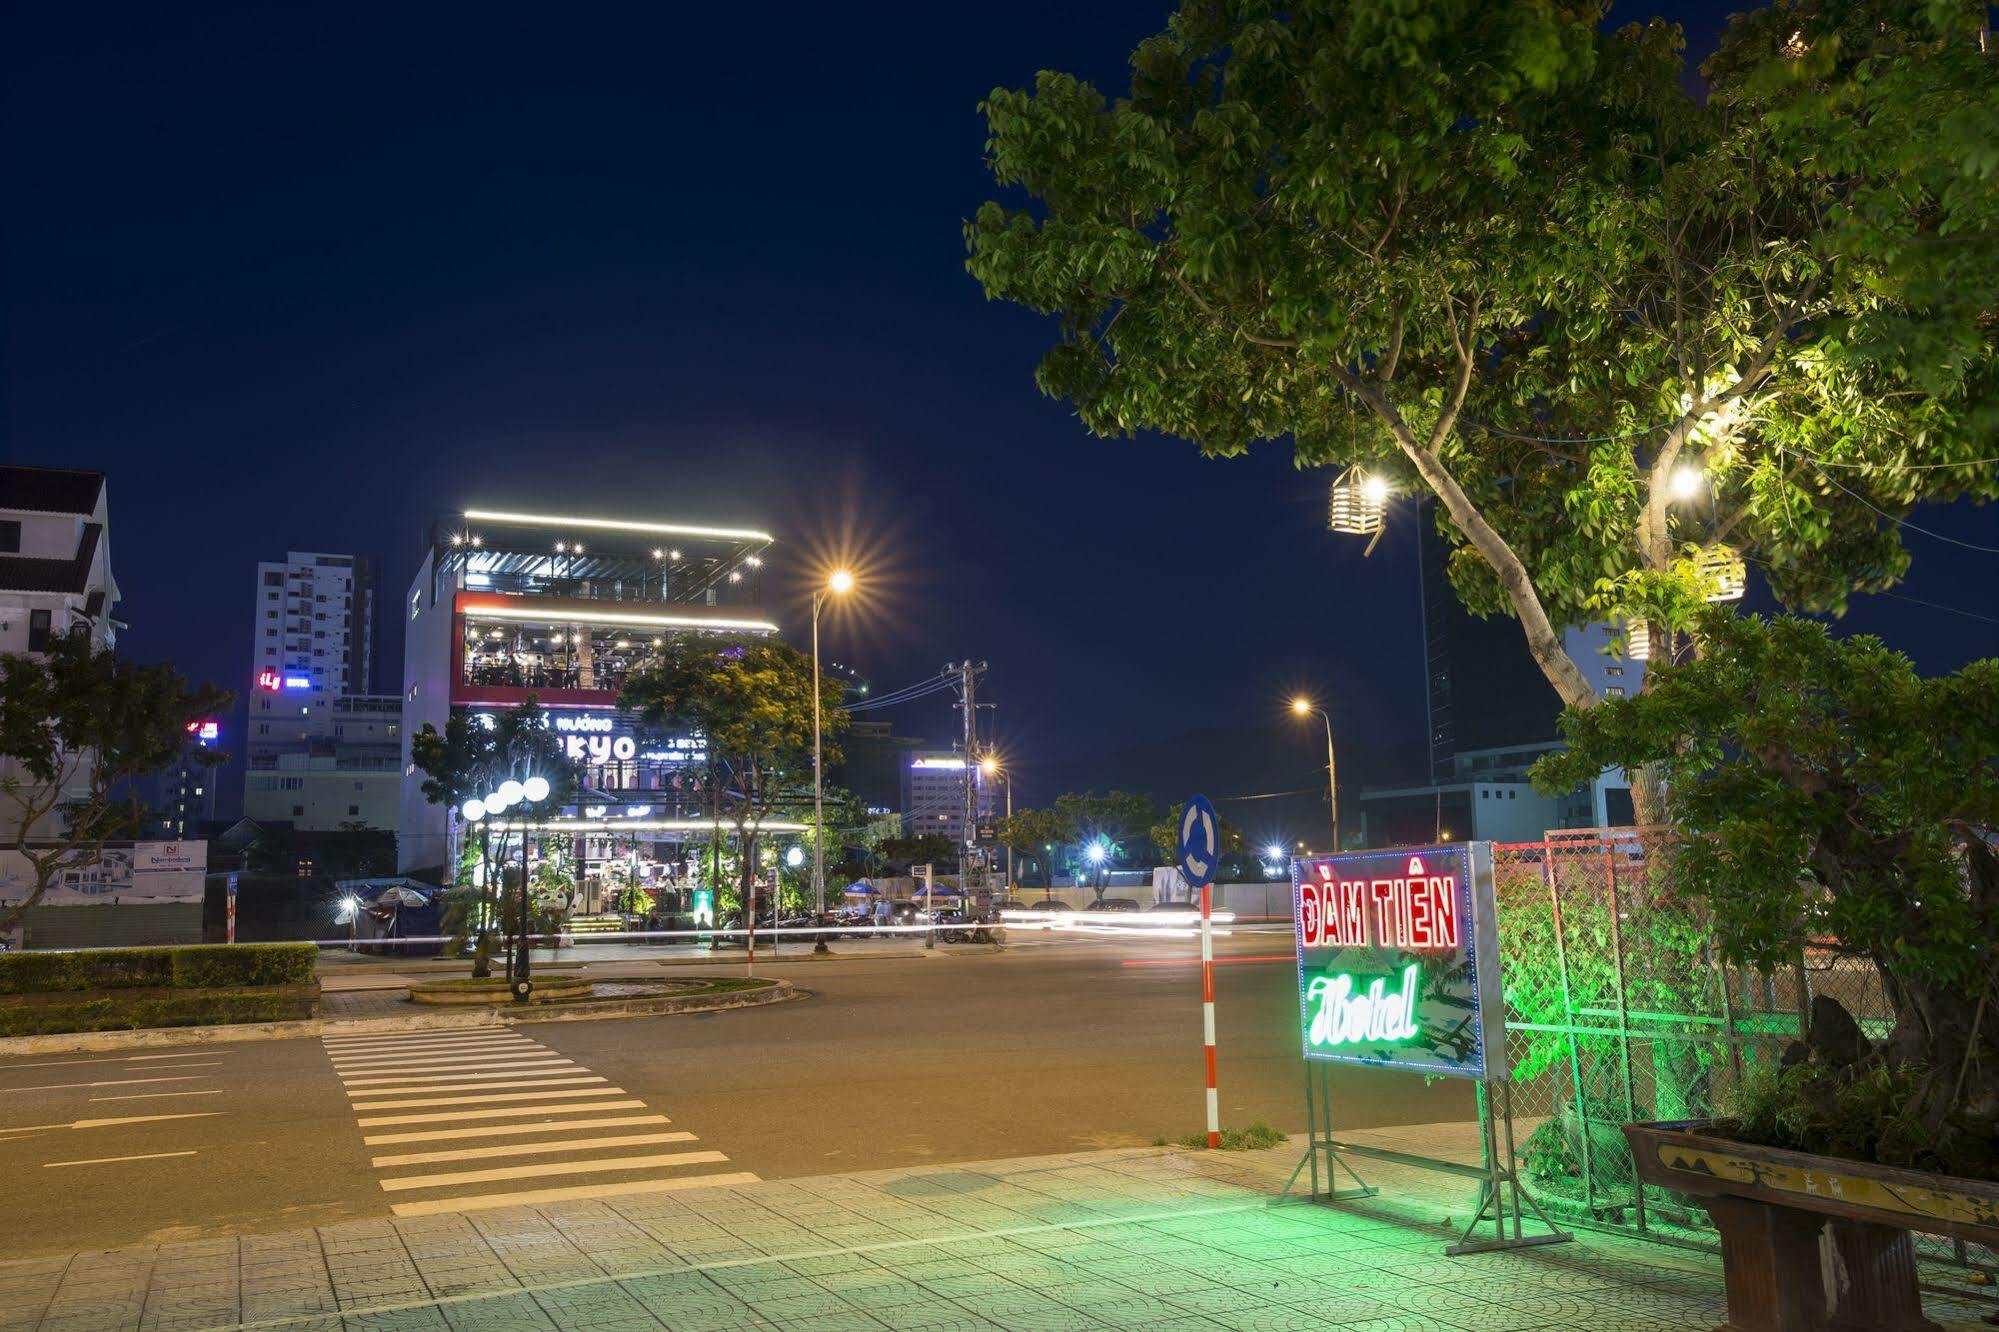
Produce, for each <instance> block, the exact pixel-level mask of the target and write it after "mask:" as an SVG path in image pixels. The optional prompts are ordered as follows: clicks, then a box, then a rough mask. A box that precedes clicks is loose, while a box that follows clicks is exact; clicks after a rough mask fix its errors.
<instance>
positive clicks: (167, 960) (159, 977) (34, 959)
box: [0, 943, 319, 994]
mask: <svg viewBox="0 0 1999 1332" xmlns="http://www.w3.org/2000/svg"><path fill="white" fill-rule="evenodd" d="M318 956H319V950H318V949H317V948H316V947H314V946H313V945H312V944H308V943H280V944H214V945H201V944H194V945H188V946H185V947H166V948H116V949H111V948H105V949H86V950H82V951H79V952H73V953H7V954H0V994H47V993H55V992H61V991H75V990H122V989H131V988H135V987H150V988H158V989H174V990H187V989H211V988H219V989H227V988H241V987H245V986H257V985H292V986H296V985H307V984H310V983H311V981H312V976H313V963H314V962H315V961H316V960H317V958H318Z"/></svg>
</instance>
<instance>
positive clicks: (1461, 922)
mask: <svg viewBox="0 0 1999 1332" xmlns="http://www.w3.org/2000/svg"><path fill="white" fill-rule="evenodd" d="M1492 882H1493V880H1492V846H1491V843H1489V842H1457V843H1448V844H1445V845H1440V846H1424V847H1396V848H1393V849H1391V850H1382V851H1354V852H1346V853H1344V854H1341V855H1337V856H1319V857H1313V858H1310V859H1298V860H1293V861H1292V862H1291V893H1292V922H1293V929H1294V933H1295V939H1296V944H1297V953H1298V1015H1299V1017H1298V1026H1299V1045H1300V1048H1301V1050H1302V1052H1303V1054H1304V1057H1305V1059H1306V1060H1308V1061H1310V1062H1314V1063H1339V1064H1354V1065H1360V1066H1364V1067H1369V1068H1393V1069H1401V1070H1404V1071H1407V1072H1411V1073H1422V1074H1425V1075H1427V1076H1431V1077H1460V1078H1472V1079H1476V1080H1481V1081H1484V1080H1490V1079H1495V1078H1503V1077H1504V1076H1505V1075H1506V1062H1507V1061H1506V1053H1505V1051H1506V1042H1505V1030H1504V1025H1503V1024H1504V1011H1505V1010H1504V1008H1503V1007H1502V1004H1501V997H1500V992H1499V939H1498V931H1497V921H1496V917H1495V913H1494V910H1493V895H1492ZM1426 1032H1427V1033H1429V1038H1428V1039H1426ZM1315 1037H1316V1039H1315Z"/></svg>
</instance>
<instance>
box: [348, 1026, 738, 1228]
mask: <svg viewBox="0 0 1999 1332" xmlns="http://www.w3.org/2000/svg"><path fill="white" fill-rule="evenodd" d="M322 1044H323V1045H324V1046H325V1047H326V1053H327V1057H328V1058H329V1059H331V1060H332V1061H333V1069H334V1072H335V1073H336V1074H337V1075H338V1076H339V1078H340V1081H341V1085H342V1086H343V1088H344V1089H345V1090H346V1093H347V1098H348V1108H349V1109H350V1110H351V1111H352V1112H353V1113H354V1117H355V1124H356V1126H357V1127H358V1128H359V1129H360V1130H361V1133H362V1137H361V1143H362V1145H363V1146H365V1147H367V1148H370V1149H371V1155H370V1156H369V1161H368V1164H369V1165H370V1166H371V1167H372V1168H373V1169H375V1170H376V1171H378V1172H380V1174H379V1175H378V1177H377V1182H378V1183H379V1184H380V1185H381V1186H382V1189H383V1191H384V1192H385V1193H388V1194H390V1195H391V1196H392V1197H393V1198H394V1199H395V1201H394V1202H392V1203H391V1204H390V1210H391V1211H392V1212H393V1213H394V1214H395V1215H397V1216H432V1215H436V1214H437V1213H440V1212H469V1211H477V1210H481V1209H484V1208H489V1207H518V1206H533V1205H535V1204H537V1203H547V1202H563V1201H568V1200H571V1199H578V1198H612V1197H622V1196H627V1195H631V1194H641V1193H664V1192H669V1191H672V1190H675V1189H693V1188H706V1187H710V1186H713V1185H718V1184H746V1183H749V1182H751V1181H753V1180H755V1179H756V1178H757V1176H756V1175H754V1174H752V1173H750V1172H748V1171H714V1170H704V1169H702V1168H703V1167H711V1166H718V1165H724V1164H726V1163H727V1162H728V1160H729V1158H728V1157H727V1156H726V1155H724V1154H723V1153H721V1152H717V1151H711V1150H707V1149H704V1148H701V1147H699V1146H698V1145H696V1144H697V1142H698V1140H697V1139H696V1137H695V1135H694V1134H692V1133H688V1132H685V1131H682V1130H679V1129H674V1128H671V1127H669V1126H670V1125H671V1124H672V1121H671V1120H669V1119H668V1118H667V1117H666V1116H665V1115H662V1114H658V1113H656V1112H654V1111H652V1110H651V1108H650V1107H649V1106H647V1105H646V1103H645V1101H644V1100H642V1099H640V1098H638V1097H635V1096H632V1095H630V1094H629V1093H627V1092H626V1091H625V1090H624V1088H622V1087H614V1086H612V1085H611V1084H610V1079H608V1078H605V1077H603V1076H601V1075H599V1074H595V1073H592V1072H591V1071H590V1070H589V1069H588V1068H585V1067H583V1066H582V1065H580V1064H578V1063H576V1061H575V1060H573V1059H569V1058H567V1057H565V1056H564V1055H562V1054H561V1053H560V1052H558V1051H556V1050H552V1049H550V1048H549V1047H547V1046H545V1045H542V1044H541V1043H540V1042H538V1041H535V1040H531V1039H529V1038H528V1037H526V1036H523V1035H521V1034H520V1033H519V1032H517V1031H514V1030H512V1029H509V1028H494V1029H490V1030H488V1029H468V1030H465V1031H431V1032H414V1033H409V1034H403V1035H356V1036H327V1037H323V1038H322ZM577 1177H589V1178H588V1181H587V1182H582V1183H561V1182H558V1181H562V1180H567V1179H573V1178H577Z"/></svg>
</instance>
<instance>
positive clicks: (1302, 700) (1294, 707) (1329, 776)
mask: <svg viewBox="0 0 1999 1332" xmlns="http://www.w3.org/2000/svg"><path fill="white" fill-rule="evenodd" d="M1291 711H1292V713H1293V715H1295V716H1299V717H1309V716H1311V715H1313V714H1314V713H1317V714H1318V716H1319V718H1320V719H1321V720H1322V721H1324V722H1325V723H1326V795H1327V796H1328V798H1329V799H1330V800H1331V802H1332V815H1333V853H1334V854H1335V855H1337V854H1339V850H1340V783H1339V768H1338V766H1337V760H1336V759H1335V758H1334V755H1333V719H1332V718H1331V717H1329V716H1327V715H1326V710H1325V709H1324V708H1322V707H1319V706H1318V705H1317V704H1315V703H1313V702H1312V700H1311V699H1309V698H1306V697H1305V696H1304V695H1302V694H1300V695H1299V696H1298V697H1296V698H1294V699H1292V700H1291Z"/></svg>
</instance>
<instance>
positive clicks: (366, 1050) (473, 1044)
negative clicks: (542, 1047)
mask: <svg viewBox="0 0 1999 1332" xmlns="http://www.w3.org/2000/svg"><path fill="white" fill-rule="evenodd" d="M533 1044H535V1042H533V1041H531V1040H528V1039H527V1038H526V1037H524V1036H505V1037H501V1038H498V1039H495V1040H479V1041H427V1042H425V1043H424V1044H422V1045H350V1046H348V1047H346V1048H345V1049H341V1050H328V1051H327V1054H328V1055H330V1056H332V1058H333V1059H334V1060H335V1062H338V1061H340V1060H343V1059H368V1058H373V1057H379V1056H382V1055H397V1054H437V1053H440V1052H448V1051H453V1050H470V1051H478V1050H504V1049H508V1048H510V1047H518V1046H523V1045H533Z"/></svg>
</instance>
